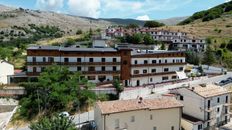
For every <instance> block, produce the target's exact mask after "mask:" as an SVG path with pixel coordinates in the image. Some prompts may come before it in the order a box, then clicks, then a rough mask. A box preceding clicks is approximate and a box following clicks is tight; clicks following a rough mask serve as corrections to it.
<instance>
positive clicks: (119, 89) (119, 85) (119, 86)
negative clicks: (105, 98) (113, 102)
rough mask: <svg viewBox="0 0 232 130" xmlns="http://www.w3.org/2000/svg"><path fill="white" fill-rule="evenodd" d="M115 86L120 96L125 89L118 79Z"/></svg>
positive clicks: (114, 83)
mask: <svg viewBox="0 0 232 130" xmlns="http://www.w3.org/2000/svg"><path fill="white" fill-rule="evenodd" d="M113 86H114V88H116V91H117V95H119V93H121V92H122V91H123V90H124V87H123V86H122V85H121V84H120V81H119V80H118V79H116V80H114V82H113Z"/></svg>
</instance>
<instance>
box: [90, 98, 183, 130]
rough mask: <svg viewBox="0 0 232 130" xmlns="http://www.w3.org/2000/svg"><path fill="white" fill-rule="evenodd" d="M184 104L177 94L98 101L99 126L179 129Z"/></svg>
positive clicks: (106, 129) (114, 129)
mask: <svg viewBox="0 0 232 130" xmlns="http://www.w3.org/2000/svg"><path fill="white" fill-rule="evenodd" d="M182 106H183V105H182V104H181V103H179V102H178V101H177V100H176V99H175V98H167V97H166V98H165V97H162V98H157V99H142V98H140V99H133V100H118V101H106V102H97V103H96V105H95V107H94V120H95V122H96V124H97V130H180V121H181V114H182Z"/></svg>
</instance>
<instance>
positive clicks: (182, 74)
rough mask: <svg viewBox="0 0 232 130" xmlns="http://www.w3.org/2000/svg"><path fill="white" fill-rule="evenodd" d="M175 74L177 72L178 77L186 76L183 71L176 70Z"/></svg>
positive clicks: (185, 77)
mask: <svg viewBox="0 0 232 130" xmlns="http://www.w3.org/2000/svg"><path fill="white" fill-rule="evenodd" d="M176 74H177V76H178V78H179V79H187V78H188V77H187V76H186V74H185V72H184V71H176Z"/></svg>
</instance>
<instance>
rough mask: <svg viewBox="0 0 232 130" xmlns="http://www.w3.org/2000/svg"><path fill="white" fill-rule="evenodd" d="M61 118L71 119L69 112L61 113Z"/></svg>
mask: <svg viewBox="0 0 232 130" xmlns="http://www.w3.org/2000/svg"><path fill="white" fill-rule="evenodd" d="M59 116H64V117H69V116H70V114H69V113H68V112H66V111H64V112H61V113H60V114H59Z"/></svg>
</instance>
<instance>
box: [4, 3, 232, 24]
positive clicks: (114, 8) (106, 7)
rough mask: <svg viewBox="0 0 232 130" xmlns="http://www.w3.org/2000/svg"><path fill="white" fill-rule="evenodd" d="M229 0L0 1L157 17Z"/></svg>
mask: <svg viewBox="0 0 232 130" xmlns="http://www.w3.org/2000/svg"><path fill="white" fill-rule="evenodd" d="M228 1H230V0H0V4H3V5H7V6H12V7H22V8H26V9H33V10H43V11H54V12H57V13H65V14H71V15H77V16H86V17H93V18H132V19H138V20H154V19H155V20H157V19H166V18H171V17H181V16H190V15H192V14H193V13H195V12H197V11H201V10H206V9H209V8H212V7H214V6H216V5H219V4H222V3H224V2H228Z"/></svg>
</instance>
